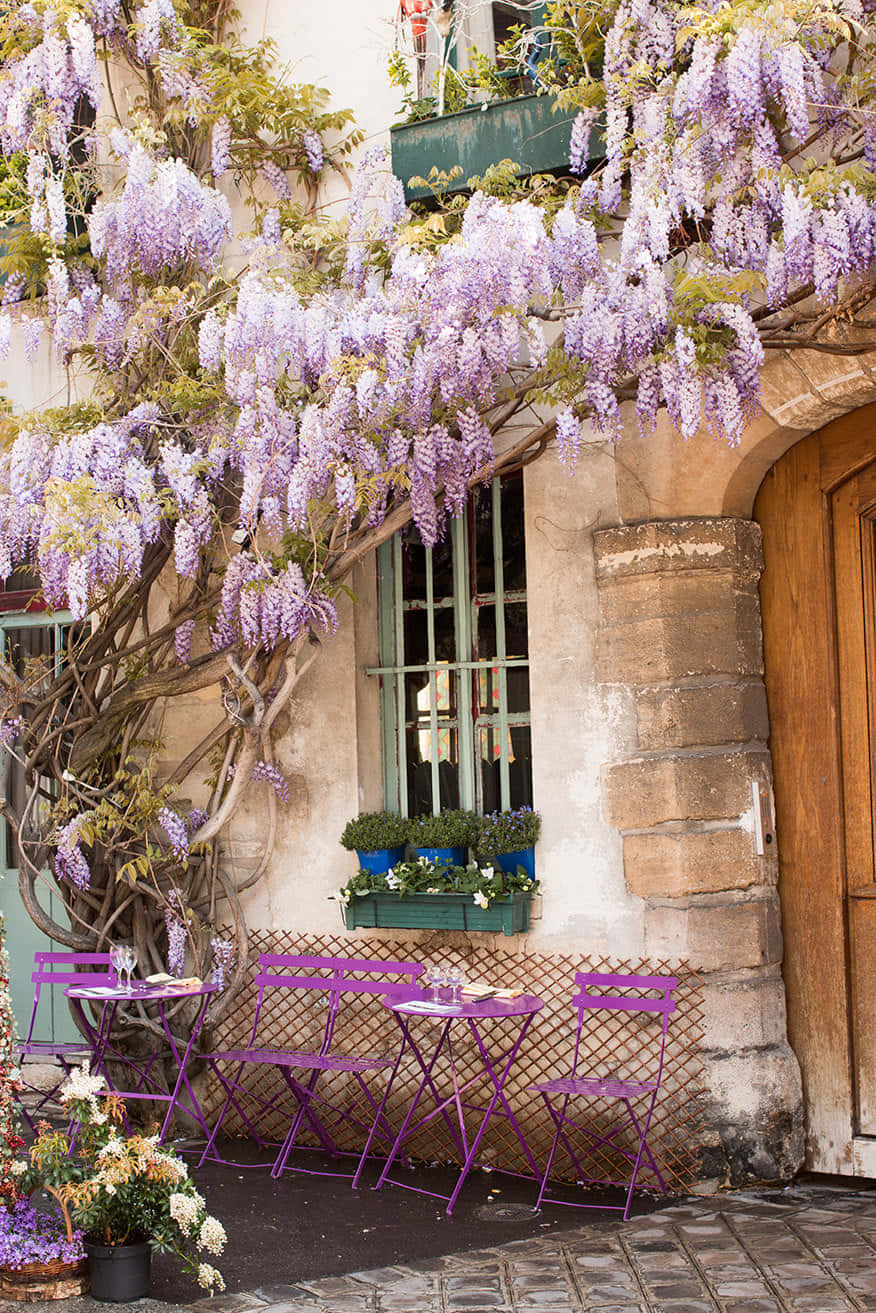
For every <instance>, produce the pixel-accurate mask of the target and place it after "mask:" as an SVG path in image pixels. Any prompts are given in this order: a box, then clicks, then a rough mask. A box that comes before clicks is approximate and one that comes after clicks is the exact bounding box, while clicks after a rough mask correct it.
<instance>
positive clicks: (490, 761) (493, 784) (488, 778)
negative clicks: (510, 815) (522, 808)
mask: <svg viewBox="0 0 876 1313" xmlns="http://www.w3.org/2000/svg"><path fill="white" fill-rule="evenodd" d="M478 741H479V745H480V751H479V754H478V755H479V759H480V773H481V778H480V789H481V797H480V810H481V811H482V812H495V811H499V810H500V809H501V806H502V799H501V795H500V790H499V779H500V776H499V753H500V749H499V743H498V735H497V733H496V731H495V730H494V729H481V731H480V733H479V735H478Z"/></svg>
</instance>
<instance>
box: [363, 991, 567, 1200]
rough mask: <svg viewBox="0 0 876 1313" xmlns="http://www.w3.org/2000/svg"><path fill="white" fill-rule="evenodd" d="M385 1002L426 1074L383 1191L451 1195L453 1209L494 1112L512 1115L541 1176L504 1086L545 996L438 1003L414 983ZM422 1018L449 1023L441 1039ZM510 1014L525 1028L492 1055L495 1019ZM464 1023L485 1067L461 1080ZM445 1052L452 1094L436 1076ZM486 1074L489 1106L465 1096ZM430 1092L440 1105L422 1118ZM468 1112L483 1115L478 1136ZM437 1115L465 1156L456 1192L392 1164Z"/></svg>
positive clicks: (513, 1124) (392, 1155) (399, 1138)
mask: <svg viewBox="0 0 876 1313" xmlns="http://www.w3.org/2000/svg"><path fill="white" fill-rule="evenodd" d="M382 1002H383V1006H384V1007H386V1008H388V1009H389V1010H390V1011H391V1012H392V1013H393V1014H394V1016H395V1019H396V1021H397V1022H398V1024H399V1026H400V1028H401V1032H402V1045H403V1047H407V1046H410V1048H411V1051H412V1052H413V1054H414V1056H415V1057H416V1059H417V1062H418V1064H419V1067H420V1070H421V1071H422V1073H423V1079H422V1080H421V1082H420V1085H419V1088H418V1089H417V1092H416V1094H415V1095H414V1098H413V1101H412V1102H411V1106H410V1108H409V1109H408V1112H407V1115H406V1117H405V1119H404V1121H403V1122H402V1125H401V1129H400V1130H399V1132H398V1135H397V1136H396V1138H395V1142H394V1144H393V1146H392V1148H391V1149H390V1151H389V1157H388V1158H387V1160H386V1163H385V1165H384V1168H383V1171H382V1173H381V1175H380V1179H379V1180H378V1182H377V1184H376V1185H375V1187H374V1189H375V1190H379V1189H380V1187H381V1186H382V1185H384V1184H385V1183H387V1182H388V1183H389V1184H390V1185H399V1186H401V1187H402V1188H403V1189H405V1190H414V1191H416V1193H417V1194H427V1195H431V1196H432V1197H433V1198H435V1199H446V1200H447V1209H446V1211H447V1212H448V1213H452V1212H453V1205H454V1204H455V1203H456V1200H457V1198H458V1197H459V1192H460V1190H461V1189H462V1187H463V1184H464V1182H465V1178H466V1177H467V1176H468V1173H469V1171H470V1170H471V1168H472V1167H473V1166H474V1165H475V1161H476V1159H477V1153H478V1149H479V1148H480V1145H481V1141H482V1140H483V1138H484V1135H485V1133H486V1130H487V1127H488V1125H489V1123H490V1119H491V1117H493V1116H494V1115H495V1116H499V1117H505V1118H507V1120H508V1122H509V1123H510V1125H511V1127H512V1129H513V1130H514V1133H515V1135H516V1136H517V1139H518V1140H519V1141H520V1145H521V1147H522V1149H523V1152H524V1155H525V1157H526V1161H527V1162H528V1163H529V1166H530V1167H531V1168H532V1169H533V1170H534V1171H535V1173H536V1175H538V1168H537V1167H536V1164H535V1160H534V1158H533V1156H532V1153H531V1151H530V1148H529V1145H528V1144H527V1143H526V1137H525V1136H524V1134H523V1131H522V1130H521V1128H520V1126H519V1124H518V1122H517V1118H516V1117H515V1116H514V1113H513V1112H512V1111H511V1108H510V1106H509V1104H508V1100H507V1099H506V1097H505V1093H504V1089H505V1083H506V1081H507V1080H508V1076H509V1073H510V1072H511V1069H512V1067H513V1065H514V1061H515V1059H516V1057H517V1054H518V1052H519V1051H520V1046H521V1044H522V1043H523V1039H524V1036H525V1035H526V1032H527V1030H528V1029H529V1027H530V1025H531V1023H532V1019H533V1017H534V1016H535V1014H536V1012H538V1011H540V1009H541V1008H543V1007H544V1000H543V999H540V998H536V996H535V995H534V994H521V995H520V996H519V997H518V998H510V999H499V998H489V999H483V1000H481V1001H480V1002H465V1001H464V1000H463V1001H461V1002H459V1003H442V1002H437V1001H435V1002H433V1001H432V1000H431V999H428V998H426V996H425V992H424V991H423V990H422V989H420V988H417V987H416V986H414V987H410V988H405V989H401V990H398V991H396V992H395V993H393V994H389V995H387V996H386V997H385V998H384V999H382ZM422 1017H429V1018H430V1019H431V1020H432V1021H434V1020H435V1019H436V1018H437V1019H439V1020H440V1021H441V1022H442V1023H443V1024H442V1025H441V1027H440V1030H439V1032H438V1034H437V1038H436V1031H435V1028H433V1027H429V1028H428V1029H426V1030H425V1031H423V1030H420V1031H419V1038H417V1034H416V1033H415V1026H414V1023H415V1021H416V1020H417V1018H422ZM508 1017H514V1018H516V1019H517V1020H518V1022H519V1027H518V1029H517V1031H516V1034H515V1035H514V1036H513V1037H510V1036H509V1037H506V1040H505V1043H504V1047H503V1048H502V1049H501V1050H500V1051H499V1052H498V1053H494V1055H493V1056H492V1057H491V1056H490V1050H489V1048H488V1039H489V1031H490V1030H491V1029H494V1027H492V1026H491V1024H490V1023H492V1022H494V1021H497V1020H501V1019H505V1018H508ZM461 1022H465V1024H466V1025H467V1027H468V1029H469V1030H470V1032H471V1034H472V1035H473V1036H474V1040H475V1043H476V1045H477V1049H478V1052H479V1054H480V1057H481V1064H482V1066H481V1070H480V1071H478V1072H476V1073H475V1075H474V1076H469V1077H468V1078H467V1079H464V1080H461V1079H460V1075H459V1072H458V1071H457V1066H456V1057H455V1054H454V1049H453V1038H452V1030H453V1027H454V1025H458V1024H459V1023H461ZM442 1053H444V1054H445V1055H446V1057H447V1059H448V1065H449V1070H450V1080H451V1085H452V1089H451V1090H450V1091H449V1092H447V1093H446V1094H442V1092H441V1091H440V1090H439V1089H438V1086H437V1081H436V1076H437V1073H436V1070H435V1068H436V1064H437V1063H438V1059H439V1057H440V1056H441V1054H442ZM484 1073H486V1074H487V1075H488V1076H489V1079H490V1082H491V1084H492V1087H493V1092H492V1095H491V1097H490V1100H489V1102H488V1103H487V1104H486V1106H484V1105H483V1104H475V1103H469V1102H467V1101H466V1100H465V1099H464V1097H463V1096H464V1095H465V1093H466V1091H467V1090H468V1089H469V1087H470V1086H471V1085H474V1084H475V1083H476V1082H477V1081H478V1080H480V1079H481V1077H482V1076H483V1075H484ZM427 1091H429V1092H431V1094H432V1096H433V1098H434V1100H435V1107H434V1108H433V1109H432V1110H431V1111H429V1112H426V1113H425V1114H424V1115H422V1116H419V1117H418V1116H417V1109H418V1106H419V1104H420V1103H421V1101H422V1099H423V1098H424V1096H425V1094H426V1092H427ZM499 1105H501V1106H499ZM450 1109H452V1110H453V1112H454V1113H455V1118H454V1116H452V1115H451V1111H450ZM467 1111H468V1112H477V1113H480V1114H482V1115H481V1120H480V1122H479V1123H478V1124H477V1126H476V1128H473V1129H474V1135H473V1136H472V1135H470V1134H469V1130H468V1129H467V1128H466V1123H465V1113H466V1112H467ZM436 1117H442V1118H443V1120H444V1123H445V1125H446V1127H447V1129H448V1131H449V1132H450V1135H451V1138H452V1139H453V1141H454V1143H455V1144H456V1147H457V1149H458V1150H459V1152H460V1155H461V1156H462V1159H463V1163H462V1168H461V1170H460V1173H459V1178H458V1180H457V1182H456V1186H455V1187H454V1190H453V1193H452V1194H450V1195H446V1194H438V1193H436V1192H435V1191H434V1190H426V1189H423V1188H422V1187H421V1186H416V1185H411V1184H410V1183H409V1182H407V1181H399V1180H397V1179H395V1178H394V1177H391V1176H390V1175H389V1173H390V1169H391V1168H392V1164H393V1162H394V1161H395V1159H396V1157H397V1155H398V1153H399V1150H400V1149H401V1146H402V1145H403V1143H404V1142H405V1140H408V1139H410V1138H411V1137H412V1136H414V1135H415V1134H416V1133H417V1131H419V1130H420V1129H421V1128H422V1127H423V1126H425V1125H427V1123H429V1122H430V1121H433V1120H434V1118H436Z"/></svg>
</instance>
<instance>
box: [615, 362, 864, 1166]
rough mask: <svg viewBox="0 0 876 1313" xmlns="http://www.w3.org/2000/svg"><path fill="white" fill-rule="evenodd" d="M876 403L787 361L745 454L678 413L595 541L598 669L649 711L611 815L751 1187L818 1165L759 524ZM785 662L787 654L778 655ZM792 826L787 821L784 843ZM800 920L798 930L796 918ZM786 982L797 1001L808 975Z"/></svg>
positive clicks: (620, 768)
mask: <svg viewBox="0 0 876 1313" xmlns="http://www.w3.org/2000/svg"><path fill="white" fill-rule="evenodd" d="M871 366H872V368H871ZM874 400H876V358H874V359H873V360H872V361H871V360H870V359H869V358H866V359H860V358H855V359H846V358H832V357H824V356H815V355H814V353H801V354H800V355H795V356H794V357H790V356H782V357H779V358H777V359H774V360H772V361H771V362H770V364H769V365H768V367H767V368H766V369H765V370H764V392H763V401H764V413H763V414H762V416H761V417H760V418H759V419H758V421H757V422H756V423H755V424H753V425H752V426H751V427H750V428H749V430H748V431H747V432H746V434H745V435H744V436H743V439H742V441H741V443H740V445H739V447H738V448H737V449H736V450H731V449H729V448H725V447H723V446H720V445H717V444H716V445H714V446H712V447H709V446H708V443H709V439H708V438H700V439H698V440H697V441H696V444H685V443H684V442H683V441H682V440H681V439H680V438H678V436H677V435H675V434H674V433H673V432H672V431H671V430H670V429H669V427H668V425H666V426H661V427H660V428H659V429H658V433H657V435H656V436H655V439H654V440H653V442H652V443H651V444H647V443H643V442H640V441H639V440H638V439H637V438H636V437H635V436H632V435H630V436H627V437H625V439H624V442H623V443H622V444H621V447H620V449H619V452H618V475H617V486H618V505H619V512H620V517H621V519H622V520H628V521H631V523H626V524H623V523H622V524H621V525H620V526H619V527H615V528H612V529H607V530H603V531H600V532H598V533H597V534H596V535H595V540H594V541H595V554H596V569H597V578H598V582H599V590H600V609H601V621H600V635H599V650H600V657H599V662H600V677H601V678H602V679H603V680H604V681H606V682H609V683H614V684H621V685H623V686H625V687H626V688H628V689H632V691H633V693H634V696H635V701H636V708H637V718H638V742H637V744H636V747H635V749H634V752H633V754H632V755H631V756H630V758H629V759H627V760H625V761H622V762H615V763H611V764H607V765H606V766H605V767H604V769H603V797H604V807H605V812H606V815H607V818H608V819H609V820H610V821H611V823H613V824H614V825H616V826H617V828H618V829H619V830H620V831H621V834H622V836H623V847H624V870H625V875H626V878H627V883H628V885H629V887H630V889H631V891H632V892H634V893H637V894H638V895H639V896H640V897H641V898H643V900H644V901H645V909H644V910H645V926H646V948H647V952H648V954H649V956H672V955H673V954H675V955H677V956H678V955H680V956H686V957H687V958H689V960H690V961H691V962H692V963H693V964H695V965H698V966H699V967H700V969H701V971H702V974H703V978H704V982H705V997H706V1002H707V1009H708V1015H707V1028H706V1052H705V1058H706V1064H707V1073H708V1091H707V1098H708V1110H707V1120H708V1123H709V1127H710V1132H711V1146H710V1147H709V1146H708V1145H707V1146H706V1150H705V1154H704V1171H705V1172H707V1173H708V1172H712V1173H713V1174H715V1175H722V1176H724V1177H729V1179H731V1180H736V1181H738V1180H742V1179H745V1177H747V1176H759V1177H761V1178H764V1177H767V1178H769V1177H772V1178H775V1177H781V1176H788V1175H791V1174H793V1172H794V1171H795V1170H796V1169H797V1167H799V1166H800V1165H801V1163H802V1160H803V1098H802V1092H801V1078H800V1069H799V1066H798V1062H797V1057H796V1055H795V1053H794V1051H793V1050H792V1049H791V1047H790V1045H789V1043H788V1037H787V1024H786V1011H785V982H784V979H783V976H782V958H783V943H782V918H781V915H780V908H779V899H778V891H777V881H778V871H779V867H778V862H777V858H776V845H773V846H772V848H771V850H768V851H766V852H764V853H763V854H758V853H757V852H756V851H755V848H754V844H753V834H752V831H753V828H754V808H753V802H752V792H751V788H752V783H755V784H762V785H766V786H769V785H770V784H771V782H772V760H771V754H770V750H769V726H768V719H767V714H766V700H765V691H764V680H763V669H764V668H763V658H762V650H761V639H762V629H761V615H760V603H759V592H758V588H759V576H760V572H761V569H762V565H763V562H762V557H761V543H760V529H759V527H758V525H757V524H755V523H753V522H752V518H751V517H752V514H753V506H754V502H755V497H756V495H757V492H758V488H759V487H760V485H761V484H762V482H763V479H764V477H765V475H766V473H767V471H768V470H769V469H770V468H772V466H773V465H774V464H775V463H776V462H777V461H779V460H780V459H781V458H782V457H783V456H784V454H785V453H786V452H788V451H789V450H790V449H791V448H792V447H794V446H795V445H796V444H797V443H799V442H800V441H801V439H803V438H804V437H805V436H806V435H807V434H809V433H811V432H813V431H814V430H817V429H820V428H822V427H823V426H824V425H825V424H828V423H830V422H831V421H833V420H835V419H836V418H838V417H840V416H842V415H843V414H845V413H847V412H849V411H852V410H855V409H856V408H857V407H859V406H861V405H862V404H864V403H867V402H871V401H874ZM692 456H693V459H692ZM768 564H769V563H768ZM769 659H770V661H771V664H773V665H776V666H779V665H780V664H781V662H782V656H781V653H780V652H773V653H770V654H769ZM788 837H789V836H788V835H787V834H785V835H783V833H782V831H781V829H780V830H779V833H778V848H779V851H780V852H781V847H782V844H783V842H786V841H787V839H788ZM787 924H788V929H789V932H790V939H791V940H793V938H794V937H795V936H796V935H797V934H798V927H797V925H796V924H795V923H793V922H792V921H788V923H787ZM794 950H795V944H794V943H793V942H789V944H788V953H789V955H790V956H793V953H794ZM789 981H790V992H791V996H792V997H791V1005H792V1012H793V1009H794V1007H796V1006H797V997H796V995H795V990H797V989H798V980H797V978H796V977H795V976H794V975H793V973H792V974H791V975H790V976H789ZM804 1056H805V1055H804ZM804 1066H805V1063H804ZM810 1161H811V1162H812V1165H817V1164H816V1162H815V1160H814V1159H813V1158H812V1157H811V1156H810ZM834 1163H835V1164H836V1156H835V1158H834ZM821 1170H832V1171H837V1170H849V1169H848V1167H846V1168H845V1169H843V1168H842V1167H840V1166H838V1165H833V1166H830V1167H827V1166H824V1165H822V1166H821Z"/></svg>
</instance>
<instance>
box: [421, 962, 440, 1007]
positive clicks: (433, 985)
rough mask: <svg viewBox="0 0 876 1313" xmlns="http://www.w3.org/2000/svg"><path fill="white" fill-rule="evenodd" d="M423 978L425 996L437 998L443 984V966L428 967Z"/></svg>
mask: <svg viewBox="0 0 876 1313" xmlns="http://www.w3.org/2000/svg"><path fill="white" fill-rule="evenodd" d="M424 979H425V981H426V994H427V996H428V997H429V998H432V999H439V998H440V997H441V986H442V985H443V984H444V968H443V967H428V968H427V969H426V974H425V977H424Z"/></svg>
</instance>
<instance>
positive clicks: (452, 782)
mask: <svg viewBox="0 0 876 1313" xmlns="http://www.w3.org/2000/svg"><path fill="white" fill-rule="evenodd" d="M406 742H407V750H408V815H409V816H419V815H420V814H421V813H422V812H427V813H428V812H433V811H435V810H436V808H435V807H434V806H433V803H432V755H433V753H432V739H431V735H430V733H429V730H428V726H427V727H425V728H423V729H408V730H407V732H406ZM437 750H438V781H439V791H440V808H439V810H447V809H451V810H454V809H455V808H457V807H458V806H459V758H458V752H459V750H458V741H457V734H456V730H455V729H451V728H445V729H440V730H439V731H438V743H437Z"/></svg>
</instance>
